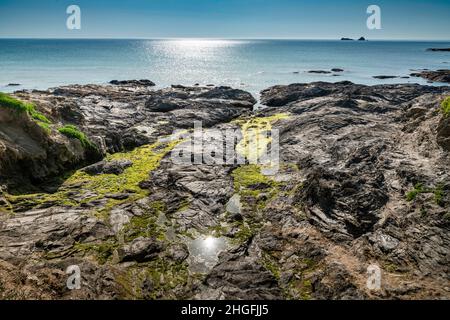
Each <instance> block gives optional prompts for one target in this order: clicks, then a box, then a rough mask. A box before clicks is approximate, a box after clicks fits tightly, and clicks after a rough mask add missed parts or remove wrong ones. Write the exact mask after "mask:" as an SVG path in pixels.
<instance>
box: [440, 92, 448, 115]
mask: <svg viewBox="0 0 450 320" xmlns="http://www.w3.org/2000/svg"><path fill="white" fill-rule="evenodd" d="M441 111H442V114H443V115H444V117H449V116H450V97H447V98H446V99H445V100H444V101H442V103H441Z"/></svg>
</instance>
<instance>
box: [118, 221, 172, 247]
mask: <svg viewBox="0 0 450 320" xmlns="http://www.w3.org/2000/svg"><path fill="white" fill-rule="evenodd" d="M157 219H158V217H157V216H156V215H142V216H136V217H132V218H131V220H130V222H129V223H127V224H126V225H125V226H124V229H123V231H122V232H123V234H124V240H125V242H130V241H133V240H134V239H136V238H139V237H144V238H151V237H156V238H158V239H160V240H164V230H163V229H162V228H161V227H159V226H158V224H157Z"/></svg>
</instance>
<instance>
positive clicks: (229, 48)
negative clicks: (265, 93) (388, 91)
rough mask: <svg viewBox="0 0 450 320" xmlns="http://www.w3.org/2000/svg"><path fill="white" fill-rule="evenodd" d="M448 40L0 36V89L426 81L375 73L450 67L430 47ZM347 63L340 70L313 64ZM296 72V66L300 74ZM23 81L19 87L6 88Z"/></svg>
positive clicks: (251, 87) (254, 88)
mask: <svg viewBox="0 0 450 320" xmlns="http://www.w3.org/2000/svg"><path fill="white" fill-rule="evenodd" d="M449 46H450V42H392V41H369V42H356V41H355V42H347V41H306V40H302V41H290V40H289V41H288V40H248V41H246V40H5V39H3V40H0V90H1V91H13V90H18V89H34V88H36V89H46V88H49V87H54V86H59V85H64V84H75V83H79V84H85V83H106V82H108V81H110V80H112V79H141V78H146V79H150V80H152V81H154V82H156V83H157V85H158V86H160V87H163V86H168V85H171V84H184V85H193V84H195V83H200V84H216V85H230V86H233V87H238V88H242V89H244V90H248V91H250V92H253V93H257V92H259V91H260V90H261V89H264V88H267V87H269V86H271V85H275V84H289V83H293V82H310V81H318V80H323V81H331V82H335V81H342V80H350V81H353V82H356V83H363V84H377V83H398V82H402V83H404V82H414V83H426V82H425V81H424V80H421V79H418V78H413V79H394V80H376V79H373V78H372V76H374V75H396V76H406V75H408V74H409V73H411V71H410V69H420V68H428V69H439V68H440V69H447V68H449V67H450V53H448V52H427V51H426V49H427V48H429V47H449ZM336 67H337V68H343V69H345V72H344V73H342V74H341V76H339V77H334V76H331V75H312V74H308V73H306V71H308V70H312V69H321V70H329V69H331V68H336ZM294 72H298V74H295V73H294ZM8 83H20V84H21V86H20V87H8V86H7V84H8Z"/></svg>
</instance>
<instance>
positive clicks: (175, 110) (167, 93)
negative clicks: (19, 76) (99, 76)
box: [0, 80, 450, 299]
mask: <svg viewBox="0 0 450 320" xmlns="http://www.w3.org/2000/svg"><path fill="white" fill-rule="evenodd" d="M153 85H154V84H153V83H152V82H151V81H148V80H136V81H114V82H112V83H111V85H104V86H103V85H73V86H65V87H59V88H55V89H50V90H45V91H18V92H16V93H14V94H13V96H14V98H16V99H19V100H20V101H24V102H27V103H32V105H33V106H34V107H35V109H36V110H35V111H33V112H34V113H33V116H31V115H30V114H27V113H26V112H17V110H11V109H8V108H4V107H0V123H1V125H0V146H1V149H0V150H1V151H0V179H1V180H0V181H1V183H0V185H1V195H0V298H1V299H23V298H25V299H223V298H225V299H420V298H426V299H443V298H446V299H448V298H450V286H449V285H446V284H448V283H449V280H450V279H449V274H450V273H449V271H450V270H449V266H450V263H449V262H450V261H449V257H450V255H449V253H450V233H449V228H450V176H449V173H448V168H449V167H450V155H449V152H450V116H449V115H448V114H447V113H446V111H445V110H447V109H445V108H443V107H442V109H441V103H442V101H444V100H445V99H446V97H448V96H449V95H450V87H448V86H447V87H445V86H444V87H433V86H421V85H413V84H398V85H377V86H364V85H357V84H353V83H351V82H348V81H343V82H338V83H326V82H315V83H309V84H292V85H287V86H275V87H271V88H268V89H266V90H264V91H262V92H261V103H262V104H263V105H265V106H266V107H265V108H263V109H262V110H258V111H253V106H254V105H255V104H256V100H255V98H254V97H253V96H252V95H251V94H250V93H248V92H245V91H242V90H238V89H233V88H229V87H210V86H208V87H201V86H194V87H185V86H172V87H170V88H165V89H154V88H152V86H153ZM37 114H38V115H39V116H36V115H37ZM44 119H46V120H47V121H44ZM196 121H197V122H198V121H201V123H202V125H203V128H204V129H205V130H206V132H207V133H208V132H210V133H211V135H213V134H216V132H222V131H226V130H238V131H239V132H240V140H239V141H236V143H237V145H238V146H239V144H242V143H243V142H245V141H246V140H247V139H248V134H249V133H248V132H249V129H256V130H257V132H267V131H270V130H271V129H277V130H278V131H279V136H280V137H279V144H280V161H281V164H280V168H279V170H278V172H277V173H276V174H275V175H270V176H268V175H265V174H264V172H263V170H262V168H261V167H260V166H258V165H255V164H249V163H245V164H234V163H233V164H229V165H224V164H206V163H201V164H196V165H191V164H180V163H174V162H173V161H172V159H171V157H170V155H171V153H172V152H173V151H176V152H180V153H181V154H182V153H183V152H185V151H186V150H187V149H188V148H190V147H191V146H190V144H189V143H187V142H186V140H185V139H186V138H187V137H189V136H190V135H191V129H192V128H193V124H194V122H196ZM67 128H68V129H71V128H72V129H71V130H73V131H75V129H76V131H75V134H73V133H70V132H72V131H70V130H65V129H67ZM175 130H178V132H180V133H182V134H183V137H182V138H181V136H180V135H177V134H174V131H175ZM68 133H70V134H68ZM269 145H270V144H269V143H268V144H267V145H265V147H266V148H268V147H269ZM209 147H210V148H211V150H216V147H217V150H218V146H215V145H214V144H213V142H212V143H211V146H209ZM236 148H238V147H236ZM197 152H198V150H197ZM195 156H196V154H194V155H193V157H194V158H195ZM243 156H244V157H247V159H248V154H243ZM73 265H76V266H79V268H80V270H81V276H82V285H81V288H80V289H79V290H69V289H68V288H67V286H66V281H67V274H66V269H67V267H69V266H73ZM370 265H376V266H378V267H379V268H380V269H381V272H382V286H381V289H380V290H370V289H369V288H368V287H367V277H368V275H367V268H368V267H369V266H370Z"/></svg>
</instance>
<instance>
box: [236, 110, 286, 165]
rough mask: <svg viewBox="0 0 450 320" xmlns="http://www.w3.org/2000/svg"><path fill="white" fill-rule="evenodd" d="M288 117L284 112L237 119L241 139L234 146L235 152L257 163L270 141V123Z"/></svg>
mask: <svg viewBox="0 0 450 320" xmlns="http://www.w3.org/2000/svg"><path fill="white" fill-rule="evenodd" d="M288 117H289V115H288V114H286V113H280V114H275V115H272V116H268V117H252V118H250V119H248V120H237V121H235V123H237V124H239V125H240V126H241V131H242V140H241V141H240V142H239V143H238V145H237V146H236V152H237V153H238V154H240V155H241V156H243V157H245V158H246V159H247V160H248V161H249V163H251V164H257V163H259V161H260V160H261V158H262V157H263V156H264V155H265V153H266V152H267V150H268V146H269V145H270V144H271V143H272V140H273V139H272V135H271V130H272V124H273V123H275V122H277V121H279V120H282V119H287V118H288Z"/></svg>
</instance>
